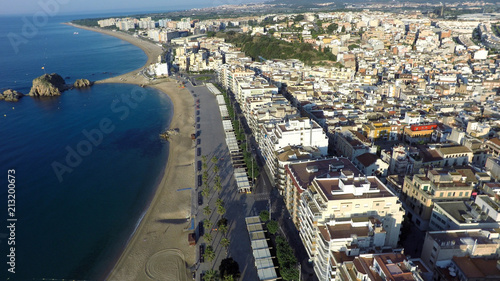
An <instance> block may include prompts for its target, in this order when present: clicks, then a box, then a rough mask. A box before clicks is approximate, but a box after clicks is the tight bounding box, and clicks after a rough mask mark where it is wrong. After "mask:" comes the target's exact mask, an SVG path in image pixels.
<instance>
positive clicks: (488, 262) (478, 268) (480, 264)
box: [452, 257, 500, 280]
mask: <svg viewBox="0 0 500 281" xmlns="http://www.w3.org/2000/svg"><path fill="white" fill-rule="evenodd" d="M452 261H453V263H454V264H455V265H456V266H457V267H458V269H459V270H460V271H461V272H462V273H463V274H464V275H465V276H466V278H467V279H469V280H470V279H473V278H488V279H489V280H500V270H499V269H498V267H497V263H498V260H497V259H484V258H470V257H453V259H452ZM481 280H485V279H481Z"/></svg>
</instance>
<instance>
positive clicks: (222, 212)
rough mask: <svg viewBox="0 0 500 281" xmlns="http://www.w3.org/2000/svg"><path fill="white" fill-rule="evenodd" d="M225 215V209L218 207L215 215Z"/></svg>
mask: <svg viewBox="0 0 500 281" xmlns="http://www.w3.org/2000/svg"><path fill="white" fill-rule="evenodd" d="M225 213H226V208H224V206H218V207H217V214H219V215H221V216H222V215H224V214H225Z"/></svg>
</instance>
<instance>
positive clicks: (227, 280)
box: [222, 275, 235, 281]
mask: <svg viewBox="0 0 500 281" xmlns="http://www.w3.org/2000/svg"><path fill="white" fill-rule="evenodd" d="M222 281H235V280H234V276H233V275H226V276H224V279H222Z"/></svg>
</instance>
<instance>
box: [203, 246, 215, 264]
mask: <svg viewBox="0 0 500 281" xmlns="http://www.w3.org/2000/svg"><path fill="white" fill-rule="evenodd" d="M203 257H204V258H205V259H206V260H207V261H208V262H211V261H213V260H214V259H215V252H214V248H213V247H212V246H208V247H207V249H206V250H205V254H203Z"/></svg>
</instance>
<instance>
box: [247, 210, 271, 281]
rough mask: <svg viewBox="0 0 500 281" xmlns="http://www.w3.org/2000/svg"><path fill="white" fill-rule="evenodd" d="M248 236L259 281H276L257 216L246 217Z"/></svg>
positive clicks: (265, 240) (263, 232)
mask: <svg viewBox="0 0 500 281" xmlns="http://www.w3.org/2000/svg"><path fill="white" fill-rule="evenodd" d="M245 222H246V224H247V231H248V235H249V236H250V243H251V246H252V253H253V257H254V259H255V267H256V268H257V275H258V276H259V280H266V281H271V280H278V275H277V273H276V268H275V266H274V263H273V257H272V256H271V252H270V251H269V245H268V244H267V239H266V235H265V231H264V228H263V227H262V222H261V220H260V218H259V217H258V216H255V217H246V218H245Z"/></svg>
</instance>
